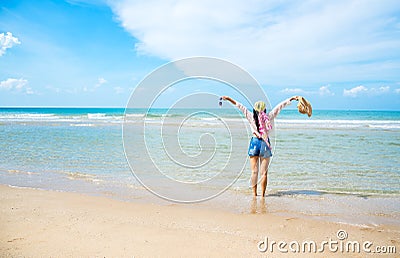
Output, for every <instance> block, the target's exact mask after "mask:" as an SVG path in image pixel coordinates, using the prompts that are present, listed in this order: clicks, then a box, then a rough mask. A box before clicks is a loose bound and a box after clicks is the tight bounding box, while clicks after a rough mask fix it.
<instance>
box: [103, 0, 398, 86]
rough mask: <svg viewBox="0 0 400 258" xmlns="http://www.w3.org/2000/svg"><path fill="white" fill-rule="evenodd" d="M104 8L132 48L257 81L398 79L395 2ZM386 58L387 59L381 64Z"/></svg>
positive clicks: (123, 3)
mask: <svg viewBox="0 0 400 258" xmlns="http://www.w3.org/2000/svg"><path fill="white" fill-rule="evenodd" d="M110 5H111V7H112V9H113V11H114V13H115V14H116V16H117V19H119V20H120V22H121V24H122V26H123V27H124V28H125V29H126V30H127V31H128V32H129V33H130V34H131V35H133V36H134V37H135V38H137V39H138V40H139V43H137V44H136V50H137V51H138V52H139V53H142V54H146V55H152V56H154V55H155V56H158V57H161V58H165V59H169V60H171V59H172V60H173V59H178V58H182V57H188V56H200V55H205V56H214V57H220V58H224V59H227V60H231V61H233V62H235V63H237V64H238V65H240V66H242V67H244V68H245V69H247V70H249V71H250V72H251V73H252V74H253V75H254V76H255V77H256V78H257V79H258V80H259V81H260V82H261V83H273V84H278V83H281V84H285V83H288V82H291V83H293V82H298V81H299V80H300V81H301V82H302V83H308V82H321V81H334V80H337V78H340V79H341V80H347V81H348V80H357V79H358V80H365V79H367V80H385V79H387V78H393V77H394V76H395V77H397V76H398V75H397V73H398V70H399V68H400V62H399V61H398V60H400V52H399V51H398V49H400V39H399V37H398V36H396V35H398V33H397V31H398V28H396V17H395V16H396V15H397V14H396V12H397V13H399V12H400V5H398V3H397V1H396V0H394V1H390V0H389V1H385V4H381V3H380V2H367V3H365V2H363V1H358V0H350V1H347V0H339V1H313V0H306V1H287V2H285V1H284V2H282V1H259V0H250V1H240V0H236V1H235V0H233V1H229V3H227V2H225V1H214V0H204V1H195V0H192V1H191V0H170V1H168V0H166V1H164V0H163V1H161V0H148V1H139V0H119V1H110ZM388 61H390V62H388Z"/></svg>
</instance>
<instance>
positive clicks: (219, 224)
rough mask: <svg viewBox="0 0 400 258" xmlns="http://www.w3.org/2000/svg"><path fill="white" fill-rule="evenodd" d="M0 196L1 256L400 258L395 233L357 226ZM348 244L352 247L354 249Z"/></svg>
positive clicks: (15, 191)
mask: <svg viewBox="0 0 400 258" xmlns="http://www.w3.org/2000/svg"><path fill="white" fill-rule="evenodd" d="M0 192H1V194H0V196H1V197H0V198H1V201H0V205H1V213H0V228H1V233H0V242H1V245H0V254H1V255H0V256H2V257H17V256H23V257H89V256H90V257H100V256H101V257H184V256H195V257H228V256H230V257H266V256H268V257H280V256H282V255H285V256H286V257H293V256H295V257H310V255H312V256H317V257H342V256H349V257H364V256H366V255H371V257H372V255H374V253H373V252H376V251H377V249H376V248H377V247H380V248H379V251H380V252H382V251H383V249H385V252H393V251H394V249H396V250H395V251H396V252H397V257H398V255H399V252H400V227H397V226H382V225H381V226H375V227H361V226H355V225H346V224H338V223H333V222H327V221H322V220H311V219H306V218H298V217H293V216H291V215H290V214H288V215H286V216H277V215H275V214H269V213H264V212H265V211H263V210H259V209H255V210H254V212H253V213H252V212H249V213H243V214H234V213H229V212H227V211H219V210H210V209H203V208H199V207H197V206H195V205H194V206H189V205H178V204H167V205H156V204H140V203H132V202H123V201H117V200H113V199H108V198H105V197H97V196H87V195H82V194H78V193H66V192H54V191H45V190H37V189H27V188H15V187H9V186H5V185H1V186H0ZM259 201H260V200H259V199H258V200H257V202H259ZM340 234H342V235H340ZM341 238H343V240H341ZM266 240H267V241H268V243H267V247H268V248H267V250H265V249H266ZM273 242H276V243H275V244H273ZM311 242H315V244H316V250H314V249H313V246H312V245H311V244H310V243H311ZM325 242H326V243H325ZM348 242H358V243H359V244H360V249H361V250H360V251H359V252H358V251H357V248H355V247H354V250H353V247H352V244H350V245H348ZM279 243H281V244H280V245H278V244H279ZM304 243H305V244H304ZM369 243H370V244H369ZM285 244H286V245H285ZM303 246H304V251H302V248H303ZM309 246H310V247H309ZM347 246H349V248H347ZM393 247H394V248H393ZM271 248H272V249H271ZM309 248H311V252H310V251H309ZM346 248H347V249H346ZM260 250H261V251H260ZM263 251H265V252H263ZM285 252H287V253H285ZM368 252H370V253H368ZM375 255H376V254H375ZM384 257H396V254H393V253H392V254H386V256H384Z"/></svg>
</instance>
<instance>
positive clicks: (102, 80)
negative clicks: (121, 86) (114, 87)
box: [94, 77, 107, 89]
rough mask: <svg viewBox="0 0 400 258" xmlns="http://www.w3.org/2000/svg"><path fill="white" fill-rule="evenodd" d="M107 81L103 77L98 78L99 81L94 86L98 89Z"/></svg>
mask: <svg viewBox="0 0 400 258" xmlns="http://www.w3.org/2000/svg"><path fill="white" fill-rule="evenodd" d="M105 83H107V80H106V79H104V78H102V77H100V78H99V79H97V83H96V85H95V86H94V88H95V89H97V88H99V87H100V86H101V85H103V84H105Z"/></svg>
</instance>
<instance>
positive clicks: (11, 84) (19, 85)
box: [0, 78, 34, 95]
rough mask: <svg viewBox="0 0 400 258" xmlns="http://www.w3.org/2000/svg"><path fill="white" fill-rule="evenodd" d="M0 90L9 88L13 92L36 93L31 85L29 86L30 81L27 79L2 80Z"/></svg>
mask: <svg viewBox="0 0 400 258" xmlns="http://www.w3.org/2000/svg"><path fill="white" fill-rule="evenodd" d="M0 90H7V91H11V92H22V93H26V94H29V95H30V94H34V92H33V90H32V88H31V87H29V86H28V81H27V80H25V79H22V78H20V79H15V78H8V79H7V80H4V81H1V82H0Z"/></svg>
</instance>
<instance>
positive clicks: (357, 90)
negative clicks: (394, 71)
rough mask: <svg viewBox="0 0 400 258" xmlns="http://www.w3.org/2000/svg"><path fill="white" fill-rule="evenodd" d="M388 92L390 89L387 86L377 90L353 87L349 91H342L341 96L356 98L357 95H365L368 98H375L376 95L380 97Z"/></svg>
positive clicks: (361, 86)
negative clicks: (368, 96)
mask: <svg viewBox="0 0 400 258" xmlns="http://www.w3.org/2000/svg"><path fill="white" fill-rule="evenodd" d="M389 92H390V87H389V86H382V87H379V88H367V87H365V86H363V85H360V86H357V87H354V88H352V89H350V90H346V89H344V90H343V96H345V97H357V96H358V95H359V94H367V95H370V96H376V95H382V94H385V93H389Z"/></svg>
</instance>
